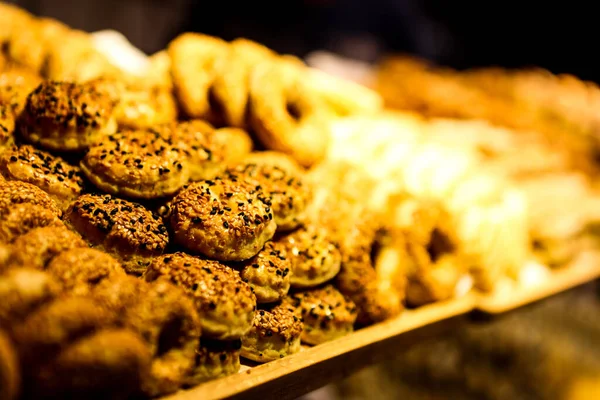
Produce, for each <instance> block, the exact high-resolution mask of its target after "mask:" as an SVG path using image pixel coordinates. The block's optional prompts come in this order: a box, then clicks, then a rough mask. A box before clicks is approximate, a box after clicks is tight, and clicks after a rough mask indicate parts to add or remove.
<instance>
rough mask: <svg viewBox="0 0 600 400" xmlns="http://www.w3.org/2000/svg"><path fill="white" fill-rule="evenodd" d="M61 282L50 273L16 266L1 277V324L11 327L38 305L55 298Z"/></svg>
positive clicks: (59, 291)
mask: <svg viewBox="0 0 600 400" xmlns="http://www.w3.org/2000/svg"><path fill="white" fill-rule="evenodd" d="M61 289H62V288H61V285H60V283H59V282H58V281H57V280H56V279H54V278H53V277H52V276H50V275H49V274H47V273H45V272H42V271H38V270H35V269H29V268H16V269H12V270H10V271H8V272H6V273H4V274H3V275H2V276H1V277H0V298H1V299H2V301H1V302H0V326H2V327H10V326H13V325H15V324H17V323H18V322H19V321H21V320H23V319H24V318H25V317H26V316H27V315H29V314H30V313H32V312H33V311H34V310H36V309H37V308H38V307H40V306H42V305H43V304H46V303H48V302H50V301H52V300H54V299H55V298H56V297H57V296H58V295H59V294H60V293H61V292H62V290H61Z"/></svg>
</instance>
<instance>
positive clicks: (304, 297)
mask: <svg viewBox="0 0 600 400" xmlns="http://www.w3.org/2000/svg"><path fill="white" fill-rule="evenodd" d="M284 304H291V306H292V307H293V308H295V310H296V313H297V316H298V317H301V318H302V321H303V322H304V331H303V332H302V342H304V343H307V344H314V345H316V344H320V343H324V342H328V341H330V340H334V339H337V338H339V337H342V336H345V335H347V334H349V333H351V332H352V331H353V330H354V322H355V321H356V317H357V310H356V306H355V305H354V303H353V302H352V300H350V299H348V298H347V297H345V296H344V295H342V294H341V293H340V292H338V290H337V289H335V288H334V287H333V286H332V285H327V286H325V287H322V288H320V289H312V290H308V291H306V292H299V293H294V294H292V295H290V296H289V297H288V298H286V300H285V301H284Z"/></svg>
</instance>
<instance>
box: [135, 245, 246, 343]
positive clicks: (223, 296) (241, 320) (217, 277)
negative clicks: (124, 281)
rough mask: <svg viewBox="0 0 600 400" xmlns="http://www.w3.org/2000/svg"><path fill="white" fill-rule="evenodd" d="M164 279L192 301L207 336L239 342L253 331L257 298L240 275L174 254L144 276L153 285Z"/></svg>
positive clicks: (159, 260)
mask: <svg viewBox="0 0 600 400" xmlns="http://www.w3.org/2000/svg"><path fill="white" fill-rule="evenodd" d="M161 277H166V278H167V279H169V280H170V281H171V282H173V283H174V284H176V285H177V286H179V287H181V288H182V289H183V290H184V291H185V293H186V294H187V295H188V296H190V297H191V298H192V300H193V301H194V303H195V304H196V308H197V310H198V313H199V314H200V323H201V325H202V334H203V335H204V336H206V337H210V338H213V339H219V340H232V339H239V338H240V337H242V336H243V335H244V334H245V333H246V332H247V331H248V330H249V329H250V327H251V325H252V318H253V317H254V310H255V309H256V297H255V296H254V294H253V293H252V290H251V289H250V286H248V284H246V283H245V282H244V281H242V279H241V278H240V276H239V274H238V272H237V271H234V270H233V269H231V268H229V267H227V266H225V265H222V264H220V263H219V262H217V261H211V260H203V259H200V258H198V257H193V256H190V255H188V254H185V253H174V254H167V255H163V256H162V257H157V258H155V259H154V261H153V262H152V264H150V266H149V267H148V269H147V270H146V273H145V274H144V278H145V279H146V280H147V281H150V282H152V281H154V280H156V279H159V278H161Z"/></svg>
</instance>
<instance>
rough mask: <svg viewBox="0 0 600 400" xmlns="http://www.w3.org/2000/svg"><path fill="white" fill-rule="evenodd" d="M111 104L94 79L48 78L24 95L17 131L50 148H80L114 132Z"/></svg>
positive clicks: (106, 94)
mask: <svg viewBox="0 0 600 400" xmlns="http://www.w3.org/2000/svg"><path fill="white" fill-rule="evenodd" d="M113 107H114V105H113V102H112V100H111V98H110V96H109V95H108V93H106V92H104V91H102V90H101V89H100V88H98V87H96V85H94V84H93V83H74V82H59V81H47V82H44V83H42V84H40V85H39V86H38V87H37V88H36V89H35V90H34V91H33V92H31V94H30V95H29V96H28V97H27V104H26V105H25V108H24V110H23V113H22V117H21V118H22V123H21V125H20V132H21V135H23V137H24V138H25V139H26V140H27V141H29V142H31V143H34V144H38V145H40V146H42V147H43V148H46V149H49V150H55V151H83V150H86V149H87V148H88V147H90V145H92V144H93V143H94V142H97V141H98V140H102V139H104V138H105V136H108V135H110V134H112V133H114V132H115V130H116V129H117V124H116V120H115V116H114V114H113Z"/></svg>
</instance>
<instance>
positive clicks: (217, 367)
mask: <svg viewBox="0 0 600 400" xmlns="http://www.w3.org/2000/svg"><path fill="white" fill-rule="evenodd" d="M241 347H242V342H241V340H239V339H237V340H231V341H218V340H212V339H207V338H202V339H201V340H200V342H199V344H198V348H197V349H196V357H195V364H194V368H193V369H192V372H191V373H190V374H189V375H188V376H187V377H186V381H185V386H186V387H191V386H195V385H198V384H200V383H202V382H206V381H209V380H212V379H217V378H221V377H224V376H228V375H232V374H235V373H236V372H238V371H239V370H240V349H241Z"/></svg>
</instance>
